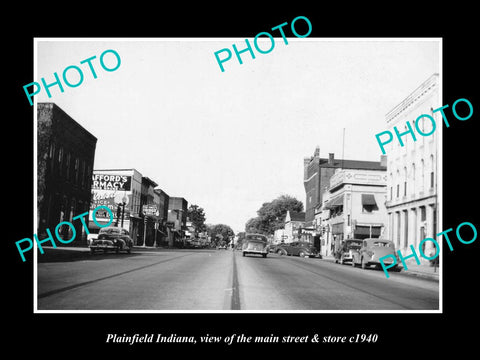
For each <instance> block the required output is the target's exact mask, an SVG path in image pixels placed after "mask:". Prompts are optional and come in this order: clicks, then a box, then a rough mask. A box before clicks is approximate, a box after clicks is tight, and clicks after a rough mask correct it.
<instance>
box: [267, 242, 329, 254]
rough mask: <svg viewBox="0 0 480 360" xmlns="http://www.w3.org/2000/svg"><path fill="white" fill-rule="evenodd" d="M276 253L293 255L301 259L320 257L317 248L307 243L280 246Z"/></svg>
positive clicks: (277, 247)
mask: <svg viewBox="0 0 480 360" xmlns="http://www.w3.org/2000/svg"><path fill="white" fill-rule="evenodd" d="M275 253H277V254H278V255H289V256H291V255H293V256H300V257H305V256H308V257H320V254H319V253H318V250H317V248H315V247H314V246H313V245H312V244H310V243H309V242H305V241H294V242H291V243H282V244H278V245H277V246H276V247H275Z"/></svg>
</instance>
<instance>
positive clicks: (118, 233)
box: [89, 226, 133, 254]
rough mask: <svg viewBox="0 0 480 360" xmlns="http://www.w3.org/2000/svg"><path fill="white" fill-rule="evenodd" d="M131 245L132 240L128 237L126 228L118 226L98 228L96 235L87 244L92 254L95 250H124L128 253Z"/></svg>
mask: <svg viewBox="0 0 480 360" xmlns="http://www.w3.org/2000/svg"><path fill="white" fill-rule="evenodd" d="M132 247H133V240H132V238H131V237H130V235H129V233H128V230H126V229H123V228H121V227H118V226H108V227H105V228H102V229H100V231H99V232H98V237H97V238H96V239H92V241H91V243H90V246H89V248H90V252H91V253H92V254H93V253H94V252H95V251H97V250H101V251H104V252H107V251H115V252H116V253H118V252H120V251H126V252H127V253H130V251H131V250H132Z"/></svg>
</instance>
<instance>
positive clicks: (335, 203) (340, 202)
mask: <svg viewBox="0 0 480 360" xmlns="http://www.w3.org/2000/svg"><path fill="white" fill-rule="evenodd" d="M337 206H343V195H340V196H337V197H336V198H334V199H333V200H330V201H329V202H328V203H327V204H326V205H325V207H326V208H334V207H337Z"/></svg>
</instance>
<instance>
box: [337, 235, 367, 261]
mask: <svg viewBox="0 0 480 360" xmlns="http://www.w3.org/2000/svg"><path fill="white" fill-rule="evenodd" d="M361 247H362V240H360V239H347V240H344V241H343V245H342V247H341V248H340V249H339V250H338V251H337V252H335V262H336V263H339V264H345V263H346V262H352V259H353V255H354V254H355V253H358V250H360V248H361Z"/></svg>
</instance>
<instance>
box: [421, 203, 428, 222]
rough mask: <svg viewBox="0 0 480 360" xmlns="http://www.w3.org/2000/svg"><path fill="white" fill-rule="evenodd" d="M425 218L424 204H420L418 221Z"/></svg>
mask: <svg viewBox="0 0 480 360" xmlns="http://www.w3.org/2000/svg"><path fill="white" fill-rule="evenodd" d="M426 219H427V212H426V209H425V206H420V221H425V220H426Z"/></svg>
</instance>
